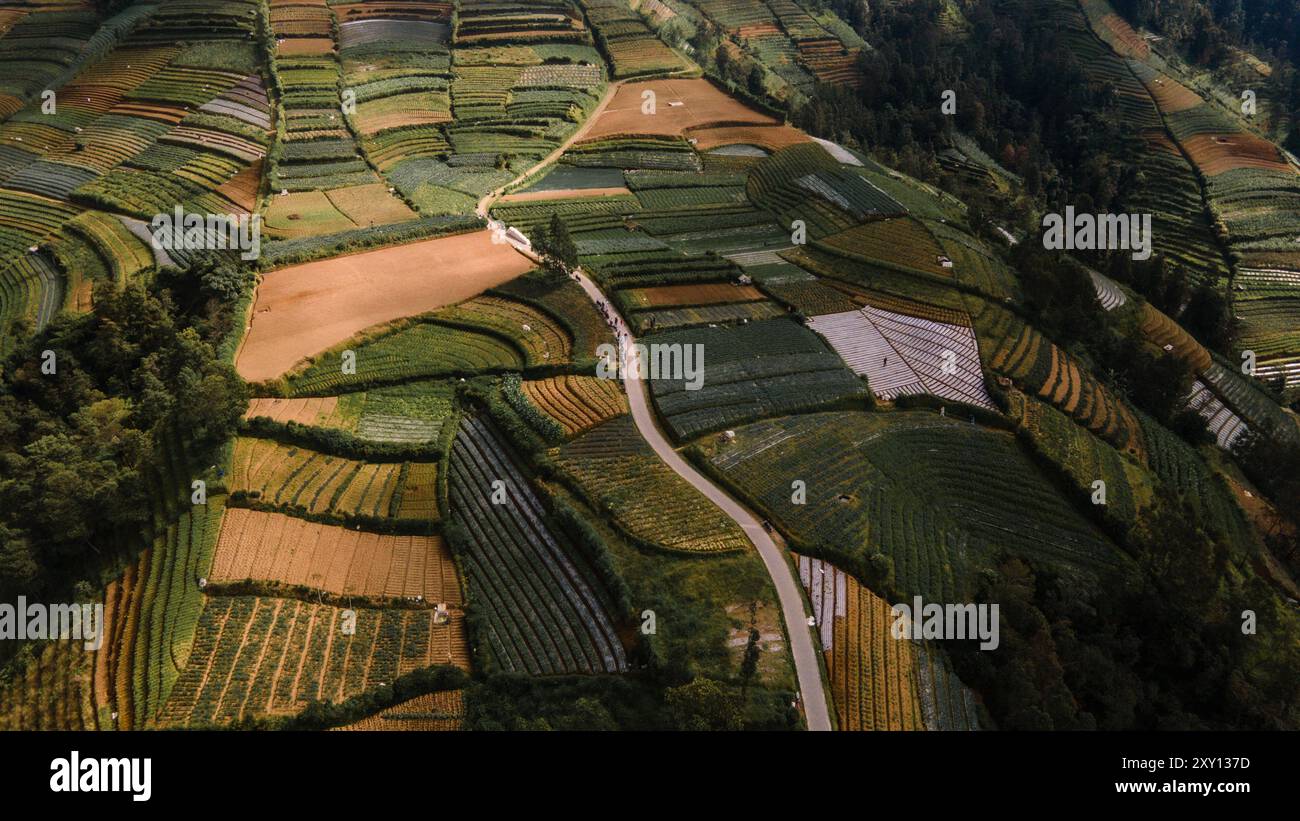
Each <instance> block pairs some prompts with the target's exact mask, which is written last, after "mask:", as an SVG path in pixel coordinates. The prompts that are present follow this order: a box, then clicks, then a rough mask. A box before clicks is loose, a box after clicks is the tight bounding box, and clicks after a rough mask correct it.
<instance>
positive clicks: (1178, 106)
mask: <svg viewBox="0 0 1300 821" xmlns="http://www.w3.org/2000/svg"><path fill="white" fill-rule="evenodd" d="M1146 85H1147V90H1148V91H1150V92H1151V96H1152V97H1153V98H1155V101H1156V105H1158V106H1160V110H1161V111H1163V112H1164V113H1166V114H1177V113H1178V112H1179V111H1186V110H1188V109H1189V108H1196V107H1197V106H1198V105H1202V104H1204V102H1205V101H1204V100H1202V99H1201V95H1199V94H1197V93H1196V92H1195V91H1192V90H1191V89H1190V88H1188V87H1187V86H1185V85H1183V84H1182V83H1180V82H1178V81H1177V80H1175V79H1173V78H1172V77H1166V76H1164V75H1163V74H1162V75H1160V76H1159V77H1157V78H1156V79H1154V80H1152V81H1151V82H1149V83H1147V84H1146Z"/></svg>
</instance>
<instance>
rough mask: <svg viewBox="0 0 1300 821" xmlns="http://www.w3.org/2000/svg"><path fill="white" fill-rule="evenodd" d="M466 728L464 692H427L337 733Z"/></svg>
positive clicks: (347, 726)
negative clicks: (343, 731) (344, 731)
mask: <svg viewBox="0 0 1300 821" xmlns="http://www.w3.org/2000/svg"><path fill="white" fill-rule="evenodd" d="M464 727H465V691H464V690H444V691H442V692H439V693H426V694H425V695H422V696H416V697H415V698H413V699H411V700H410V701H403V702H402V703H400V704H394V705H393V706H392V707H389V708H387V709H384V710H380V711H379V712H378V713H375V714H374V715H372V716H368V717H366V718H363V719H361V720H360V721H356V722H353V723H352V724H344V725H343V726H342V727H334V728H332V729H334V730H399V731H402V732H426V733H427V732H448V731H455V730H462V729H464Z"/></svg>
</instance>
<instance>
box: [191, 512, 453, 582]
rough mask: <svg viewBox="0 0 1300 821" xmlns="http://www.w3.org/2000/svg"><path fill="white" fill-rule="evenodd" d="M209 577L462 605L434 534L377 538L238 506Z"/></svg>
mask: <svg viewBox="0 0 1300 821" xmlns="http://www.w3.org/2000/svg"><path fill="white" fill-rule="evenodd" d="M209 578H210V579H211V580H212V581H215V582H237V581H244V580H246V579H252V580H255V581H272V582H280V583H282V584H286V585H291V586H298V585H302V586H305V587H311V588H314V589H317V590H323V591H325V592H326V593H333V594H334V595H336V596H375V597H398V596H402V597H407V596H423V597H424V599H425V601H428V602H433V603H436V602H446V603H447V604H449V605H455V606H459V605H460V603H461V595H460V582H459V581H458V580H457V578H456V567H455V565H454V564H453V563H452V560H451V553H450V552H449V551H448V550H447V546H446V545H445V544H444V543H443V541H442V538H441V537H439V536H381V535H379V534H377V533H365V532H362V531H358V530H350V529H348V528H344V527H335V526H333V525H323V524H318V523H316V522H309V521H307V520H305V519H296V518H293V517H292V516H286V515H284V514H282V513H264V512H262V511H257V510H245V509H243V508H229V509H227V510H226V516H225V519H224V520H223V521H222V523H221V536H220V537H219V538H218V540H217V551H216V556H215V557H214V558H213V561H212V573H211V576H210V577H209Z"/></svg>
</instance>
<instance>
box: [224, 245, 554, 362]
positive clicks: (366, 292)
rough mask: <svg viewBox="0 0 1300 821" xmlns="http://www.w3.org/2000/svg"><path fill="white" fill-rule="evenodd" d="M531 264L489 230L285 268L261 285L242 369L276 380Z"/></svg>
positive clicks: (242, 352)
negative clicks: (367, 333)
mask: <svg viewBox="0 0 1300 821" xmlns="http://www.w3.org/2000/svg"><path fill="white" fill-rule="evenodd" d="M530 267H532V263H530V262H529V260H528V259H527V258H525V257H523V256H521V255H520V254H518V253H517V252H515V250H514V249H513V248H512V247H510V245H508V244H495V243H493V242H492V239H491V236H490V234H489V233H488V232H486V231H481V232H477V233H472V234H463V235H461V236H455V237H442V238H438V239H432V240H425V241H423V242H415V243H411V244H409V245H400V246H396V247H393V248H385V249H381V250H378V251H367V252H363V253H360V254H353V255H350V256H344V257H336V258H334V259H329V260H324V261H321V262H311V263H307V264H305V265H295V266H291V267H289V268H282V269H280V270H278V271H273V272H271V273H269V274H267V275H266V277H265V279H264V280H263V282H262V284H261V285H260V286H259V287H258V289H257V300H256V302H255V304H254V306H253V320H252V325H251V327H250V328H249V332H248V336H247V337H246V338H245V340H244V344H243V347H242V348H240V351H239V356H238V358H237V360H236V367H237V368H238V369H239V373H240V375H241V376H243V377H244V378H245V379H248V380H250V381H257V380H264V379H273V378H275V377H277V376H280V375H281V374H283V373H284V372H285V371H287V370H289V369H290V368H291V367H293V366H294V365H295V364H296V363H298V362H299V361H300V360H302V359H303V358H304V357H307V356H311V355H313V354H317V353H320V352H321V351H323V350H325V349H326V348H329V347H330V346H331V345H335V344H337V343H339V342H342V341H344V340H346V339H348V338H349V337H351V336H352V335H354V334H355V333H357V332H358V331H361V330H364V329H365V328H369V327H370V326H372V325H378V324H381V323H384V322H389V321H392V320H394V319H399V318H401V317H404V316H411V315H413V314H419V313H424V312H426V311H431V310H433V309H435V308H440V307H442V306H444V305H449V304H451V303H453V302H457V301H459V300H462V299H466V298H468V297H471V296H473V295H474V294H477V293H480V292H482V291H484V290H486V289H487V288H490V287H492V286H494V285H499V284H501V283H503V282H506V281H507V280H510V279H513V278H514V277H517V276H519V275H520V274H522V273H523V272H525V271H527V270H528V269H529V268H530Z"/></svg>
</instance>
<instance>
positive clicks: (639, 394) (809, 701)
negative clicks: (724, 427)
mask: <svg viewBox="0 0 1300 821" xmlns="http://www.w3.org/2000/svg"><path fill="white" fill-rule="evenodd" d="M578 282H579V283H580V284H581V285H582V288H583V290H584V291H586V292H587V295H588V296H589V297H591V300H592V302H596V303H604V304H605V306H606V307H607V308H608V310H609V314H610V316H612V317H613V318H614V332H615V334H622V335H623V338H624V339H625V340H626V342H627V344H628V345H631V344H633V343H634V342H635V341H636V338H635V337H633V336H632V332H631V329H629V328H628V326H627V323H626V322H624V321H623V317H622V316H620V315H619V314H618V311H617V310H615V309H614V308H613V306H612V305H610V302H609V300H608V299H606V298H605V295H604V294H603V293H602V292H601V290H600V289H599V288H598V287H596V284H595V283H594V282H592V281H591V279H590V278H589V277H588V276H587V275H586V274H584V273H582V272H581V271H579V273H578ZM635 356H636V350H635V349H634V348H631V349H629V351H628V357H629V359H628V360H627V361H625V362H624V363H623V369H624V372H625V373H628V372H631V373H639V372H640V370H639V369H637V370H632V367H633V366H634V365H635V364H636V363H635ZM623 384H624V386H626V388H627V396H628V404H629V405H630V407H631V408H632V419H633V420H634V421H635V422H636V427H637V430H639V431H640V432H641V436H642V438H643V439H645V440H646V442H647V443H649V445H650V447H652V448H654V451H655V453H657V454H659V458H660V459H663V460H664V463H665V464H667V465H668V467H670V468H672V469H673V472H675V473H676V474H677V475H678V476H680V477H682V478H683V479H685V480H686V481H687V482H690V484H691V485H692V486H693V487H694V488H695V489H696V490H698V491H699V492H700V493H703V494H704V495H705V496H706V497H708V499H709V500H710V501H711V502H713V503H714V504H715V505H717V506H718V507H719V508H721V509H722V512H724V513H726V514H727V515H728V516H730V517H731V518H732V519H733V520H734V521H735V522H736V524H738V525H740V529H741V530H743V531H744V532H745V535H746V536H748V537H749V540H750V541H751V542H753V543H754V547H756V548H758V554H759V555H760V556H761V557H762V558H763V564H764V565H766V567H767V574H768V575H769V576H771V577H772V584H773V585H774V586H775V587H776V594H777V597H778V598H779V600H780V602H781V612H782V614H783V615H784V617H785V630H786V633H787V634H788V635H789V637H790V654H791V656H793V658H794V667H795V673H796V675H797V676H798V679H799V693H800V701H801V702H802V704H803V709H804V717H805V720H806V721H807V723H808V729H810V730H829V729H831V720H830V715H829V713H828V711H827V707H826V690H825V688H824V687H822V672H821V671H822V668H821V665H820V663H819V660H818V658H817V653H818V651H817V649H816V648H815V646H814V645H813V638H812V630H811V629H810V628H809V627H808V615H807V611H806V610H805V609H804V599H803V590H802V589H801V588H800V586H799V583H798V582H797V581H795V577H794V573H793V572H792V571H791V569H790V565H789V564H788V563H787V562H786V559H785V552H784V551H783V550H782V549H781V548H780V547H779V546H778V545H777V544H776V542H775V540H773V539H772V537H771V536H770V535H768V533H767V531H765V530H764V529H763V525H762V523H761V522H760V521H759V519H758V517H756V516H755V515H754V514H753V513H751V512H750V511H749V509H748V508H746V507H744V506H743V505H741V504H740V503H739V502H737V501H736V500H735V499H734V498H732V496H731V495H730V494H729V493H727V492H726V491H725V490H723V489H722V488H720V487H718V486H717V485H715V484H714V483H713V482H712V481H711V480H709V479H708V478H707V477H705V476H704V475H703V474H702V473H700V472H699V471H698V470H696V469H695V466H694V465H692V464H691V463H690V462H688V461H686V459H684V458H683V457H682V455H681V454H680V453H678V452H677V450H676V449H675V448H673V446H672V443H670V442H669V441H668V438H667V437H666V436H664V434H663V432H662V431H661V430H660V429H659V425H658V423H657V422H656V421H655V416H654V411H652V410H651V409H650V403H649V401H648V400H647V399H646V384H645V382H644V381H643V380H640V379H625V380H623Z"/></svg>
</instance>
